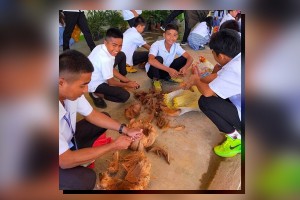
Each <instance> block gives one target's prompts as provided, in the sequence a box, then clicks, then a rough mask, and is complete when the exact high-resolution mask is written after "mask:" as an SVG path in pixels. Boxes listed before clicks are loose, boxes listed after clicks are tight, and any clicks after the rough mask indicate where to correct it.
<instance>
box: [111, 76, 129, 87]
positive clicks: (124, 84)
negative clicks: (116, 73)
mask: <svg viewBox="0 0 300 200" xmlns="http://www.w3.org/2000/svg"><path fill="white" fill-rule="evenodd" d="M107 83H108V85H110V86H117V87H126V85H127V84H126V83H122V82H120V81H117V80H115V79H114V78H111V79H109V80H107Z"/></svg>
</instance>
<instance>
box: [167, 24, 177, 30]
mask: <svg viewBox="0 0 300 200" xmlns="http://www.w3.org/2000/svg"><path fill="white" fill-rule="evenodd" d="M167 30H175V31H177V32H178V26H177V25H176V24H168V25H167V26H166V28H165V32H166V31H167Z"/></svg>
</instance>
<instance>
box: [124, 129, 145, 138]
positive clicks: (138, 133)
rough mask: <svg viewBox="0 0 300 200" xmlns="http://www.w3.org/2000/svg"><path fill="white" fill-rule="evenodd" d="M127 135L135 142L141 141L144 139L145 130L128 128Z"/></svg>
mask: <svg viewBox="0 0 300 200" xmlns="http://www.w3.org/2000/svg"><path fill="white" fill-rule="evenodd" d="M125 134H126V135H128V136H129V137H131V139H132V140H133V141H134V140H137V139H140V138H141V137H142V134H143V129H140V128H128V129H127V130H126V131H125Z"/></svg>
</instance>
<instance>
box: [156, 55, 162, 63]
mask: <svg viewBox="0 0 300 200" xmlns="http://www.w3.org/2000/svg"><path fill="white" fill-rule="evenodd" d="M155 59H156V60H158V62H160V63H163V62H164V59H163V58H162V57H161V56H156V57H155Z"/></svg>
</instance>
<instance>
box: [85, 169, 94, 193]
mask: <svg viewBox="0 0 300 200" xmlns="http://www.w3.org/2000/svg"><path fill="white" fill-rule="evenodd" d="M86 169H88V168H86ZM96 178H97V176H96V173H95V172H94V171H93V170H92V169H88V170H86V172H85V176H84V179H85V180H84V181H83V182H84V183H85V184H84V185H82V188H83V190H92V189H94V187H95V185H96Z"/></svg>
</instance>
